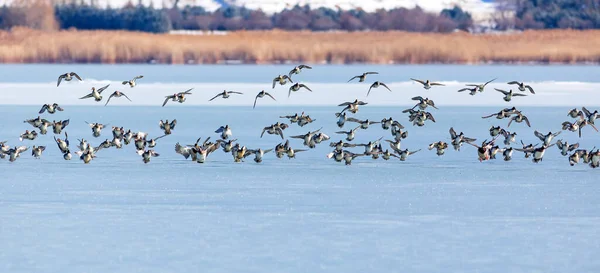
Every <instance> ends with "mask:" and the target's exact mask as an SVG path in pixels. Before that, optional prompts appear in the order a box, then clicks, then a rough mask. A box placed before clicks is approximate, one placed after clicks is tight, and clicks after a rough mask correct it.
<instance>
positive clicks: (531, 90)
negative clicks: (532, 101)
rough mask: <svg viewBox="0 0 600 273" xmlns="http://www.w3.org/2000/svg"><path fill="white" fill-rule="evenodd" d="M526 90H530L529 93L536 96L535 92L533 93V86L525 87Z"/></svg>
mask: <svg viewBox="0 0 600 273" xmlns="http://www.w3.org/2000/svg"><path fill="white" fill-rule="evenodd" d="M525 88H527V89H529V92H531V94H535V91H533V88H531V86H529V85H525Z"/></svg>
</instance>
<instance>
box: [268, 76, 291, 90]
mask: <svg viewBox="0 0 600 273" xmlns="http://www.w3.org/2000/svg"><path fill="white" fill-rule="evenodd" d="M288 81H290V82H291V83H294V81H292V78H290V77H289V76H288V75H279V76H277V77H275V79H273V88H275V84H277V83H279V85H285V84H286V83H287V82H288Z"/></svg>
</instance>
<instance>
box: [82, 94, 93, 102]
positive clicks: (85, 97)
mask: <svg viewBox="0 0 600 273" xmlns="http://www.w3.org/2000/svg"><path fill="white" fill-rule="evenodd" d="M91 97H93V95H92V93H89V94H87V95H85V96H83V97H81V98H79V99H80V100H82V99H87V98H91Z"/></svg>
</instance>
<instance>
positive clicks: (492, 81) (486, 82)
mask: <svg viewBox="0 0 600 273" xmlns="http://www.w3.org/2000/svg"><path fill="white" fill-rule="evenodd" d="M497 79H498V78H493V79H491V80H489V81H487V82H486V83H484V84H483V87H485V86H486V85H488V83H491V82H493V81H495V80H497Z"/></svg>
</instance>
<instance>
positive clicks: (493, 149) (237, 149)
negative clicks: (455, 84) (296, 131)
mask: <svg viewBox="0 0 600 273" xmlns="http://www.w3.org/2000/svg"><path fill="white" fill-rule="evenodd" d="M304 69H312V67H310V66H308V65H299V66H296V67H294V68H293V69H292V70H291V71H290V72H289V73H288V74H287V75H285V74H284V75H279V76H277V77H275V78H274V79H273V82H272V83H273V84H272V88H273V89H274V88H275V87H276V85H277V84H279V85H282V86H283V85H286V84H288V83H290V84H291V86H290V87H289V89H288V97H289V96H291V94H292V92H297V91H300V90H301V89H302V88H304V89H306V90H307V91H309V92H312V90H311V89H310V88H309V87H308V86H306V85H305V84H302V83H299V82H294V81H293V80H292V76H293V75H297V74H300V72H301V71H303V70H304ZM377 74H378V72H365V73H362V74H361V75H357V76H354V77H352V78H351V79H350V80H349V81H348V82H350V81H353V80H355V79H358V82H365V81H366V78H367V76H369V75H377ZM142 78H143V76H141V75H140V76H136V77H134V78H133V79H131V80H127V81H123V82H122V84H123V85H125V86H127V85H128V86H129V87H130V88H133V87H135V86H137V83H136V81H137V80H139V79H142ZM73 79H77V80H79V81H82V78H81V77H80V76H79V75H78V74H77V73H75V72H70V73H65V74H62V75H60V76H59V77H58V82H57V87H59V86H60V83H61V82H62V81H71V80H73ZM411 80H413V81H415V82H417V83H420V84H422V85H423V88H424V89H426V90H428V89H431V88H433V87H435V86H444V85H443V84H441V83H437V82H432V81H429V80H419V79H411ZM495 80H496V79H492V80H490V81H488V82H486V83H483V84H469V85H467V86H466V87H465V88H462V89H460V90H458V92H464V91H469V94H470V95H472V96H474V95H476V94H478V93H481V92H483V91H484V90H485V87H486V86H487V85H488V84H489V83H491V82H493V81H495ZM507 84H508V85H511V86H512V85H514V86H516V88H515V90H514V91H513V90H512V89H509V91H506V90H503V89H495V90H496V91H498V92H500V93H502V95H503V96H504V97H503V99H504V101H506V102H510V101H511V100H512V99H513V98H514V97H521V96H527V95H528V94H527V92H529V93H530V94H535V91H534V90H533V88H532V87H531V86H529V85H526V84H525V83H523V82H517V81H511V82H508V83H507ZM109 86H110V84H108V85H106V86H103V87H101V88H98V89H96V88H95V87H92V88H91V93H89V94H87V95H85V96H83V97H81V98H80V99H89V98H93V99H94V100H95V101H96V102H101V101H102V100H103V95H102V93H103V92H104V91H105V90H107V89H108V88H109ZM381 86H383V87H384V88H385V89H387V90H388V91H390V92H391V91H392V90H391V89H390V88H389V87H388V86H387V85H386V84H385V83H383V82H380V81H375V82H373V83H372V84H371V85H370V86H369V89H368V91H367V94H366V95H367V96H368V95H369V94H370V93H371V91H372V90H373V89H374V88H378V87H381ZM191 91H192V89H188V90H186V91H184V92H179V93H174V94H172V95H168V96H165V100H164V101H163V103H162V106H163V107H164V106H165V105H166V104H167V103H168V102H170V101H172V102H179V103H183V102H185V101H186V97H187V96H188V95H191V94H192V93H191ZM234 94H235V95H241V94H243V93H241V92H236V91H227V90H224V91H223V92H220V93H218V94H216V95H215V96H214V97H212V98H211V99H210V100H209V101H213V100H215V99H217V98H219V97H220V98H222V99H227V98H229V97H230V96H231V95H234ZM265 96H267V97H269V98H271V99H272V100H275V101H276V99H275V97H274V96H273V95H271V94H270V93H268V92H265V91H264V90H262V91H260V92H259V93H258V94H257V95H256V96H255V98H254V104H253V108H255V107H256V104H257V101H258V99H260V98H264V97H265ZM120 97H125V98H126V99H127V100H129V101H131V99H130V98H129V97H128V96H127V95H126V94H125V93H123V92H121V91H114V92H113V93H111V95H110V96H109V97H108V99H106V103H105V104H104V105H105V106H106V105H108V103H109V102H110V100H111V99H112V98H120ZM412 100H413V101H415V103H416V104H415V106H413V107H412V108H409V109H406V110H404V111H402V113H405V114H408V121H409V122H411V123H412V124H413V126H417V127H421V126H425V125H426V122H427V121H431V122H435V118H434V116H433V114H432V113H431V112H428V111H425V110H427V108H429V107H431V108H434V109H438V108H437V107H436V106H435V103H434V101H433V100H431V99H429V98H424V97H422V96H417V97H413V98H412ZM364 105H367V103H366V102H363V101H360V100H358V99H356V100H354V101H351V102H344V103H342V104H339V105H338V106H339V107H342V108H341V109H340V111H339V112H337V113H335V116H336V118H337V122H336V124H337V126H338V127H339V128H343V127H344V126H345V125H346V124H347V123H354V124H356V127H353V128H350V129H349V130H347V131H343V130H342V131H337V132H335V134H338V135H343V136H344V137H343V139H341V140H339V141H331V142H330V143H329V146H330V147H332V148H333V151H331V152H330V153H328V154H327V158H331V159H334V160H335V161H337V162H344V163H345V164H346V165H350V164H351V163H352V161H353V160H354V159H355V158H357V157H363V156H364V157H371V158H373V159H378V158H380V157H381V158H382V159H384V160H390V159H391V158H397V159H399V160H400V161H405V160H407V158H408V157H409V156H410V155H412V154H414V153H417V152H419V151H420V150H421V149H418V150H413V151H410V150H409V149H401V142H402V140H403V139H406V138H407V137H408V132H407V131H405V130H404V129H405V127H404V126H403V125H402V124H401V123H400V122H399V121H397V120H394V119H393V118H392V117H389V118H383V119H382V120H381V121H373V120H369V119H365V120H361V119H358V118H356V117H355V116H354V115H355V114H357V113H358V111H359V107H360V106H364ZM57 111H64V109H63V108H62V107H61V106H60V105H58V104H57V103H53V104H45V105H43V106H42V108H41V109H40V111H39V114H40V115H41V114H44V113H48V114H54V113H56V112H57ZM567 115H568V116H569V117H571V118H574V119H575V120H574V121H565V122H563V123H562V130H565V131H571V132H578V134H579V137H580V138H581V136H582V129H583V128H584V127H586V126H587V125H589V126H590V127H592V128H593V129H594V130H596V131H598V129H597V128H596V127H595V120H596V119H597V118H598V115H599V113H598V111H597V110H595V111H593V112H592V111H590V110H588V109H587V108H585V107H582V109H581V110H579V109H572V110H570V111H569V112H568V113H567ZM493 117H495V118H496V119H499V120H501V119H508V120H509V122H508V124H507V127H506V129H505V128H501V127H500V126H492V127H491V128H490V129H489V134H490V136H491V140H487V139H486V140H484V141H483V142H482V143H481V145H477V144H475V141H477V140H476V139H474V138H470V137H467V136H465V134H464V133H463V132H460V133H457V132H456V130H455V129H454V128H452V127H451V128H450V129H449V134H450V139H451V141H450V144H451V145H452V147H453V148H454V150H456V151H460V149H461V147H462V146H463V144H468V145H470V146H473V147H475V148H476V149H477V154H478V160H479V161H487V160H491V159H495V158H496V155H497V154H501V155H502V157H503V159H504V160H505V161H509V160H511V159H512V155H513V152H514V151H518V152H523V153H524V157H525V158H529V157H532V161H533V162H535V163H538V162H540V161H542V160H543V157H544V154H545V152H546V150H547V149H548V148H550V147H552V146H554V145H556V146H557V147H558V149H559V150H560V152H561V155H563V156H568V160H569V163H570V165H571V166H573V165H575V164H578V163H580V162H584V163H587V164H589V166H590V167H592V168H596V167H599V166H600V149H596V148H595V147H594V148H592V149H591V150H589V151H588V150H586V149H580V148H579V143H572V144H571V143H568V142H566V141H563V140H558V141H556V142H553V140H554V139H555V138H556V137H557V136H558V135H559V134H560V133H561V132H562V131H557V132H548V133H547V134H543V133H540V132H538V131H534V134H535V136H536V137H537V138H539V140H540V141H541V144H535V145H534V144H525V143H523V141H521V144H522V147H520V148H513V147H511V145H512V143H516V135H517V133H516V132H510V131H508V128H509V127H510V125H511V124H512V123H513V122H514V123H523V122H524V123H525V124H526V125H527V126H528V127H531V123H530V121H529V119H528V118H527V116H525V115H524V114H523V113H522V112H521V111H519V110H517V109H516V108H515V107H511V108H505V109H502V110H500V111H499V112H497V113H493V114H490V115H487V116H483V117H482V118H483V119H487V118H493ZM280 118H281V119H287V120H288V121H289V122H290V124H287V123H283V122H279V121H278V122H276V123H274V124H272V125H269V126H267V127H264V128H263V130H262V133H261V135H260V137H261V138H262V137H263V136H264V134H265V133H267V134H269V135H277V136H279V137H280V138H281V139H282V141H283V140H285V137H284V133H283V132H284V130H286V129H287V128H289V127H290V126H292V125H293V124H297V125H298V126H299V127H303V126H305V125H307V124H310V123H312V122H314V121H315V120H314V119H312V118H311V117H310V116H309V115H306V114H304V112H302V113H301V114H298V113H296V114H293V115H286V116H280ZM24 122H25V123H28V124H30V125H31V126H33V127H34V128H35V129H38V130H39V134H41V135H46V134H47V132H48V128H49V127H51V128H52V133H53V134H55V135H62V132H63V130H65V127H67V126H68V125H69V119H67V120H59V121H55V120H54V121H52V122H50V121H49V120H47V119H44V118H42V117H41V116H38V117H36V118H32V119H28V120H25V121H24ZM86 123H87V124H88V125H89V126H90V128H91V130H92V136H93V137H99V136H100V135H101V131H102V130H103V129H104V128H105V127H106V126H107V125H106V124H101V123H88V122H87V121H86ZM373 124H379V125H380V126H381V128H382V129H384V130H386V131H387V130H389V131H390V135H391V137H390V138H391V139H386V140H385V142H387V143H388V144H389V148H385V149H384V148H383V146H382V142H381V140H382V139H383V137H381V138H379V139H377V140H372V141H369V142H368V143H352V141H353V140H354V138H355V136H356V134H357V133H358V132H359V131H360V130H366V129H368V128H369V126H370V125H373ZM176 125H177V120H176V119H175V120H172V121H169V120H165V121H163V120H161V121H159V127H160V129H161V130H162V131H163V132H164V135H162V136H159V137H156V138H150V137H149V136H148V134H147V133H144V132H133V131H131V130H126V129H124V128H123V127H118V126H112V129H111V131H112V136H113V139H112V140H108V139H106V140H105V141H103V142H102V143H100V144H99V145H98V146H95V147H94V146H93V145H92V144H90V143H89V142H88V141H86V140H85V139H83V138H82V139H79V140H78V141H79V144H78V145H77V150H76V152H75V154H76V155H77V156H79V159H80V160H82V161H83V162H84V163H89V162H91V161H92V160H93V159H94V158H95V157H96V153H97V152H98V151H100V150H101V149H108V148H111V147H115V148H117V149H121V148H122V147H123V145H129V144H130V143H133V145H134V146H135V149H136V153H137V154H138V155H140V156H141V157H142V160H143V162H144V163H148V162H150V159H151V158H152V157H156V156H159V154H158V153H157V152H156V151H154V150H153V149H152V148H154V147H155V146H156V145H157V140H158V139H160V138H163V137H165V136H168V135H171V134H172V132H173V130H174V129H175V127H176ZM321 130H322V128H321V129H318V130H316V131H308V132H307V133H306V134H302V135H295V136H290V138H292V139H300V140H302V145H303V146H306V147H307V148H308V149H312V148H315V147H316V145H317V144H320V143H322V142H323V141H328V140H330V136H328V135H326V134H325V133H323V132H321ZM215 133H217V134H218V135H219V138H218V139H217V140H215V141H214V142H213V141H210V137H207V138H206V139H205V140H204V141H203V142H201V138H198V140H197V141H196V142H195V143H194V144H190V145H181V144H179V143H176V144H175V152H176V153H178V154H181V155H182V156H183V157H184V158H185V159H190V158H191V160H193V161H196V162H198V163H204V162H206V160H207V159H208V156H209V155H210V154H211V153H213V152H215V151H217V150H219V149H222V150H223V151H224V152H225V153H231V155H232V157H233V160H234V162H242V161H244V159H245V158H246V157H249V156H253V160H254V161H255V162H256V163H260V162H262V160H263V157H264V156H265V154H267V153H270V152H274V154H275V155H276V157H277V158H283V157H285V156H287V157H288V158H295V157H296V154H297V153H299V152H304V151H307V150H308V149H295V148H292V146H291V144H290V140H289V139H288V140H285V142H281V143H279V144H277V145H276V146H275V147H274V148H269V149H264V150H263V149H260V148H258V149H249V148H247V147H246V146H243V145H241V144H239V143H238V142H237V139H233V137H232V136H233V134H232V129H231V127H230V126H229V125H224V126H221V127H220V128H218V129H217V130H216V131H215ZM500 136H502V137H504V141H503V144H504V147H502V148H501V147H499V146H498V145H496V140H497V139H498V138H499V137H500ZM37 137H38V132H37V131H35V130H31V131H30V130H26V131H25V132H24V133H23V134H21V136H20V140H21V141H23V140H35V139H36V138H37ZM54 141H55V142H56V144H57V146H58V149H59V150H60V152H61V153H62V154H63V158H64V159H65V160H70V159H71V158H72V152H71V147H70V142H69V139H68V134H67V132H66V131H65V133H64V139H61V138H60V137H59V138H57V137H56V136H54ZM354 147H363V148H364V151H361V152H352V151H350V150H348V149H347V148H354ZM448 147H449V145H448V143H447V142H445V141H437V142H433V143H431V144H430V145H429V146H428V149H429V150H434V149H435V153H436V154H437V155H438V156H442V155H444V154H445V151H446V149H448ZM28 149H29V147H28V146H15V147H10V146H9V145H7V144H6V141H3V142H0V158H5V157H7V156H8V157H9V161H11V162H13V161H15V160H16V159H17V158H19V156H20V154H21V153H23V152H25V151H27V150H28ZM45 149H46V147H45V146H35V145H33V146H32V147H31V154H32V156H33V157H35V158H40V157H41V156H42V153H43V152H44V151H45Z"/></svg>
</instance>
